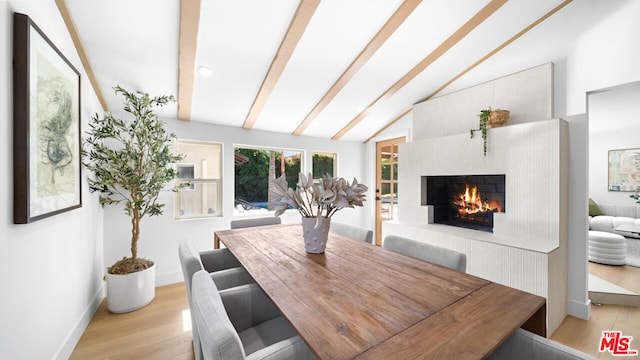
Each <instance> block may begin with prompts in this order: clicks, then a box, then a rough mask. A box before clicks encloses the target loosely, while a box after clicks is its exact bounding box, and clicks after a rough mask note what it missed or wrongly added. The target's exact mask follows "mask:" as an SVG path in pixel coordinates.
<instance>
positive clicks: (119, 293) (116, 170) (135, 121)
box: [82, 86, 182, 312]
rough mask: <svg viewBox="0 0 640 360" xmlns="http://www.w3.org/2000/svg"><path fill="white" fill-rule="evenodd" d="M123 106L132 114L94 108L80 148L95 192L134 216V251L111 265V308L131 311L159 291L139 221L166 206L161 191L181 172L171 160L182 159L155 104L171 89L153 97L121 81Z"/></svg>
mask: <svg viewBox="0 0 640 360" xmlns="http://www.w3.org/2000/svg"><path fill="white" fill-rule="evenodd" d="M114 90H115V92H116V94H119V95H122V96H123V97H124V100H123V104H124V111H126V112H127V113H129V114H131V115H132V116H131V118H130V119H127V120H122V119H118V118H116V117H114V116H113V115H111V114H105V115H104V116H102V117H100V116H99V115H98V114H96V115H95V116H94V117H93V118H92V119H91V122H90V124H89V127H90V130H89V131H88V132H87V138H86V139H85V140H84V143H83V148H82V157H83V162H82V163H83V165H84V166H85V167H86V168H87V169H88V170H89V171H91V172H93V174H94V176H95V177H94V178H91V177H89V179H88V181H89V189H90V191H91V192H95V191H97V192H99V193H100V204H101V205H102V206H104V205H109V204H121V205H123V206H124V212H125V213H126V214H127V215H128V216H130V217H131V257H124V258H123V259H122V260H119V261H117V262H116V263H115V264H113V265H112V266H111V267H109V268H108V269H107V276H106V279H107V307H108V309H109V310H110V311H112V312H128V311H133V310H136V309H139V308H141V307H143V306H146V305H147V304H149V303H150V302H151V300H153V297H154V296H155V267H154V263H153V262H152V261H151V260H148V259H144V258H140V257H138V240H139V238H140V221H141V220H142V219H143V218H144V217H145V216H147V215H149V216H156V215H161V214H162V212H163V207H164V204H162V203H159V202H158V196H159V194H160V191H161V190H163V188H165V187H166V186H167V184H168V183H169V182H170V181H171V180H173V179H174V178H176V177H177V171H176V170H175V169H174V168H173V167H172V166H171V164H173V163H175V162H176V161H179V160H181V159H182V157H181V156H179V155H174V154H172V152H171V142H172V140H173V139H174V138H175V135H174V134H168V133H166V132H165V130H164V122H162V121H161V120H160V118H159V117H158V115H157V114H156V113H155V112H154V108H155V107H158V106H164V105H167V104H168V103H170V102H173V101H175V99H174V97H173V96H172V95H169V96H167V95H163V96H157V97H150V96H149V94H147V93H143V92H129V91H127V90H125V89H123V88H122V87H120V86H116V87H115V88H114Z"/></svg>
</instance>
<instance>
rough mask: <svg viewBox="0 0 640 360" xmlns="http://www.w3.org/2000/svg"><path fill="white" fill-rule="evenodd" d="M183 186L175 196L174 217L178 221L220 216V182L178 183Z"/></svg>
mask: <svg viewBox="0 0 640 360" xmlns="http://www.w3.org/2000/svg"><path fill="white" fill-rule="evenodd" d="M180 183H183V184H184V185H183V186H181V188H180V190H179V191H178V193H177V195H176V206H175V211H176V214H175V217H176V218H178V219H187V218H197V217H218V216H222V212H221V211H220V209H222V197H221V190H222V186H221V182H220V181H217V180H213V181H207V182H204V181H201V180H191V181H180Z"/></svg>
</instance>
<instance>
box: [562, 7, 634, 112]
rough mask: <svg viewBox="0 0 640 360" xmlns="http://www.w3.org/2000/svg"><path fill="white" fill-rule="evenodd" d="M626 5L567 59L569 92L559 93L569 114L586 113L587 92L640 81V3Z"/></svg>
mask: <svg viewBox="0 0 640 360" xmlns="http://www.w3.org/2000/svg"><path fill="white" fill-rule="evenodd" d="M620 2H622V3H623V5H622V6H620V8H619V9H618V10H617V11H615V12H613V13H612V14H611V15H609V16H607V17H605V18H603V19H602V20H601V21H600V22H597V23H594V24H593V26H591V27H590V28H589V30H588V31H586V32H585V33H583V34H582V35H581V36H579V37H578V38H577V39H576V40H575V42H574V43H573V44H574V46H573V47H572V48H571V49H569V53H568V56H567V58H566V73H564V74H562V75H563V76H562V78H564V79H566V87H565V89H566V92H564V93H558V94H557V95H556V96H557V97H563V98H564V101H565V102H566V104H567V110H566V114H558V115H557V116H563V115H573V114H583V113H585V112H586V96H585V94H586V93H587V92H588V91H592V90H597V89H603V88H607V87H611V86H615V85H619V84H626V83H629V82H632V81H638V80H640V66H638V59H639V58H640V37H639V36H638V34H640V21H638V16H637V15H638V14H640V1H635V0H626V1H622V0H620V1H618V3H620Z"/></svg>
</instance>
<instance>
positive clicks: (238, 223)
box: [231, 216, 282, 229]
mask: <svg viewBox="0 0 640 360" xmlns="http://www.w3.org/2000/svg"><path fill="white" fill-rule="evenodd" d="M281 223H282V220H281V219H280V218H279V217H275V216H270V217H261V218H250V219H238V220H231V228H232V229H241V228H247V227H254V226H266V225H277V224H281Z"/></svg>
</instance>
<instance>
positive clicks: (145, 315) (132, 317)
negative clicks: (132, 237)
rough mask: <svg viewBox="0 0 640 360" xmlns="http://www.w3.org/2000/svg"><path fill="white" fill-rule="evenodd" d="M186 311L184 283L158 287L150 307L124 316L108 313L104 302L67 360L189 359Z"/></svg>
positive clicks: (190, 352) (190, 345)
mask: <svg viewBox="0 0 640 360" xmlns="http://www.w3.org/2000/svg"><path fill="white" fill-rule="evenodd" d="M188 310H189V303H188V302H187V292H186V290H185V287H184V283H178V284H173V285H167V286H160V287H157V288H156V296H155V298H154V299H153V301H152V302H151V304H149V305H147V306H146V307H144V308H142V309H140V310H136V311H133V312H130V313H126V314H112V313H110V312H109V311H108V310H107V304H106V301H103V302H102V304H101V305H100V307H99V308H98V310H97V311H96V314H95V315H94V317H93V320H91V323H89V326H88V327H87V329H86V330H85V332H84V334H83V335H82V337H81V338H80V341H79V342H78V345H77V346H76V348H75V350H74V351H73V354H71V357H70V359H78V360H79V359H83V360H84V359H92V360H93V359H96V360H97V359H157V360H162V359H171V360H191V359H193V358H194V355H193V347H192V344H191V329H190V328H188V329H185V321H184V320H185V319H186V322H187V323H188V324H187V325H188V326H190V322H191V317H190V315H189V313H188ZM183 314H185V315H186V316H185V315H183Z"/></svg>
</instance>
